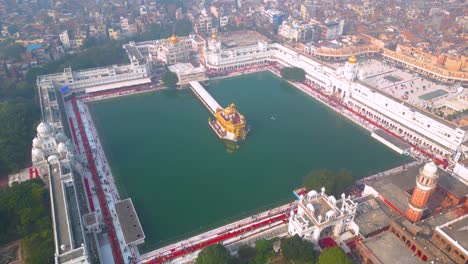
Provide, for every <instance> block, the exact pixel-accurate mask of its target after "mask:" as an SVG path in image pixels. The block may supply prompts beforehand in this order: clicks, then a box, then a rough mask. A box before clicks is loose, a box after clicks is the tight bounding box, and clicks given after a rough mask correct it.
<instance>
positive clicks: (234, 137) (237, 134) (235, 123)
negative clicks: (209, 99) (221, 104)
mask: <svg viewBox="0 0 468 264" xmlns="http://www.w3.org/2000/svg"><path fill="white" fill-rule="evenodd" d="M208 123H209V124H210V126H211V127H212V128H213V130H214V131H215V132H216V134H218V136H219V137H220V138H222V139H226V140H230V141H239V140H243V139H245V137H246V136H247V132H248V130H247V127H246V123H245V118H244V116H243V115H241V114H240V113H239V112H238V111H237V110H236V105H235V104H230V105H229V106H228V107H226V108H224V109H222V108H218V109H216V113H215V119H214V120H212V119H208Z"/></svg>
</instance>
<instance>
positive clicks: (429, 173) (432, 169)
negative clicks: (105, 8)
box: [421, 162, 437, 178]
mask: <svg viewBox="0 0 468 264" xmlns="http://www.w3.org/2000/svg"><path fill="white" fill-rule="evenodd" d="M421 173H422V174H423V175H424V176H426V177H428V178H435V177H437V176H436V174H437V165H435V163H434V162H429V163H427V164H426V165H424V168H423V169H422V171H421Z"/></svg>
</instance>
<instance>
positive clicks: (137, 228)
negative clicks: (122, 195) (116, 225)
mask: <svg viewBox="0 0 468 264" xmlns="http://www.w3.org/2000/svg"><path fill="white" fill-rule="evenodd" d="M115 211H116V213H117V217H118V218H119V222H120V226H121V228H122V233H123V235H124V239H125V243H126V244H132V243H137V244H139V243H138V242H139V241H141V242H143V240H144V239H145V234H144V233H143V228H142V227H141V224H140V220H139V219H138V216H137V214H136V211H135V207H134V206H133V202H132V199H130V198H127V199H125V200H122V201H119V202H117V203H115Z"/></svg>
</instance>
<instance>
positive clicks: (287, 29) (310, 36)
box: [278, 20, 320, 43]
mask: <svg viewBox="0 0 468 264" xmlns="http://www.w3.org/2000/svg"><path fill="white" fill-rule="evenodd" d="M278 35H279V36H280V37H283V38H285V39H287V40H289V41H295V42H303V43H306V42H310V41H318V40H319V39H320V23H319V22H317V21H311V22H307V23H301V22H299V21H297V20H286V21H283V23H282V24H281V25H280V26H279V28H278Z"/></svg>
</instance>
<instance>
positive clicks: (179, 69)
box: [167, 63, 205, 75]
mask: <svg viewBox="0 0 468 264" xmlns="http://www.w3.org/2000/svg"><path fill="white" fill-rule="evenodd" d="M167 68H168V69H169V70H170V71H171V72H173V73H175V74H177V75H180V74H193V73H202V72H204V71H205V68H204V67H203V66H201V65H200V66H199V67H194V66H193V65H192V64H191V63H176V64H174V65H171V66H169V67H167Z"/></svg>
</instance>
